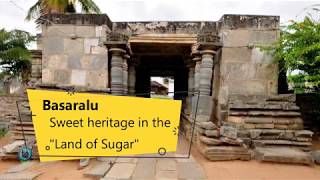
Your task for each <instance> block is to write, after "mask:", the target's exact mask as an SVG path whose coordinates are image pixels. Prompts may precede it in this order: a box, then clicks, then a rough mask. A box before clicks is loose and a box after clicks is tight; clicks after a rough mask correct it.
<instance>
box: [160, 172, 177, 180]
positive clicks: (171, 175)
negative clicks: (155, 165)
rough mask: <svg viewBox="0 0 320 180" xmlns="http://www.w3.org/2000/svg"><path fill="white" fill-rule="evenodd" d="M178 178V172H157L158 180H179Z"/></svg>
mask: <svg viewBox="0 0 320 180" xmlns="http://www.w3.org/2000/svg"><path fill="white" fill-rule="evenodd" d="M177 177H178V174H177V171H157V172H156V179H168V180H175V179H177Z"/></svg>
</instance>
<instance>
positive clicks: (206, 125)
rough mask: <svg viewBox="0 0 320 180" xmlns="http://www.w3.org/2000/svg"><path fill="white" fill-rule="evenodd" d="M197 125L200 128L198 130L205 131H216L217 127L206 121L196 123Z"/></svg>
mask: <svg viewBox="0 0 320 180" xmlns="http://www.w3.org/2000/svg"><path fill="white" fill-rule="evenodd" d="M197 125H199V126H200V128H203V129H205V130H214V129H217V128H218V127H217V125H215V124H214V123H213V122H211V121H207V122H197Z"/></svg>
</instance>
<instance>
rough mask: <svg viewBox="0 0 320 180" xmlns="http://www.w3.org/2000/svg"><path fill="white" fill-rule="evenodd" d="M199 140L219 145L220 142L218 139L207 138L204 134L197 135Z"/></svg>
mask: <svg viewBox="0 0 320 180" xmlns="http://www.w3.org/2000/svg"><path fill="white" fill-rule="evenodd" d="M199 140H200V141H201V142H203V143H205V144H207V145H219V144H222V142H221V141H220V139H215V138H209V137H206V136H199Z"/></svg>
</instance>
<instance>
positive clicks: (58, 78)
mask: <svg viewBox="0 0 320 180" xmlns="http://www.w3.org/2000/svg"><path fill="white" fill-rule="evenodd" d="M70 77H71V72H70V71H68V70H60V69H58V70H55V71H54V77H53V82H55V83H60V84H69V83H70Z"/></svg>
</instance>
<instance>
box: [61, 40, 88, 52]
mask: <svg viewBox="0 0 320 180" xmlns="http://www.w3.org/2000/svg"><path fill="white" fill-rule="evenodd" d="M64 53H65V54H67V55H70V54H79V55H80V54H84V49H83V39H80V38H78V39H70V38H65V39H64Z"/></svg>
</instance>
